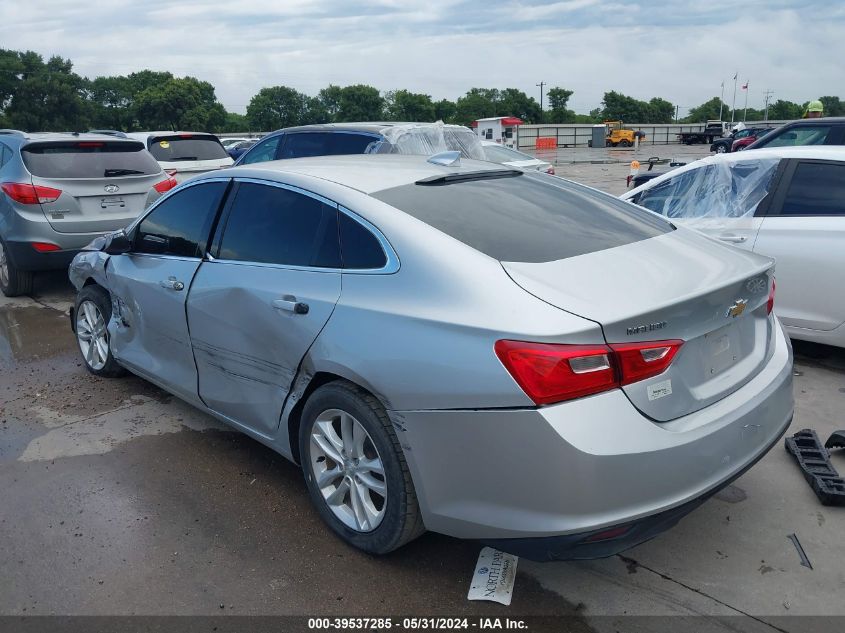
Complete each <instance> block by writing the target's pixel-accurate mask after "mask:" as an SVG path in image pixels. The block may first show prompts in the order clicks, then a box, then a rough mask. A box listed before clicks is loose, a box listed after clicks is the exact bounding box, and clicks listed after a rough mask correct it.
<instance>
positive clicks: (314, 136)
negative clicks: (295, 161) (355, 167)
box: [280, 132, 378, 158]
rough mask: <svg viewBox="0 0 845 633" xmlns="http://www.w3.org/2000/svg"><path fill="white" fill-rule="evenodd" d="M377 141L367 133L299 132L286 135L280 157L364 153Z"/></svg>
mask: <svg viewBox="0 0 845 633" xmlns="http://www.w3.org/2000/svg"><path fill="white" fill-rule="evenodd" d="M377 141H378V139H377V138H376V137H374V136H371V135H369V134H355V133H348V132H299V133H295V134H288V135H287V142H286V143H285V146H284V147H283V148H282V154H281V156H280V158H305V157H308V156H340V155H344V154H365V153H366V151H367V148H368V147H369V146H370V144H371V143H375V142H377Z"/></svg>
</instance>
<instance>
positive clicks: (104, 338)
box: [73, 285, 126, 378]
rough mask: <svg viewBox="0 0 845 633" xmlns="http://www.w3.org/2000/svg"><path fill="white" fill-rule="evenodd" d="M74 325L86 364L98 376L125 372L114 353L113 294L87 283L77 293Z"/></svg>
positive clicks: (118, 374) (110, 375)
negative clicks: (110, 330)
mask: <svg viewBox="0 0 845 633" xmlns="http://www.w3.org/2000/svg"><path fill="white" fill-rule="evenodd" d="M73 315H74V323H73V329H74V332H75V333H76V341H77V343H78V344H79V352H80V353H81V354H82V360H83V361H85V368H86V369H87V370H88V371H90V372H91V373H92V374H94V375H95V376H107V377H110V378H113V377H117V376H122V375H123V374H125V373H126V370H125V369H123V367H121V366H120V365H119V364H118V363H117V361H116V360H115V359H114V356H112V353H111V344H110V341H109V330H108V324H109V319H111V297H109V294H108V293H107V292H106V291H105V290H104V289H103V288H101V287H100V286H97V285H90V286H85V287H84V288H83V289H82V290H80V291H79V294H78V295H77V296H76V307H75V309H74V312H73Z"/></svg>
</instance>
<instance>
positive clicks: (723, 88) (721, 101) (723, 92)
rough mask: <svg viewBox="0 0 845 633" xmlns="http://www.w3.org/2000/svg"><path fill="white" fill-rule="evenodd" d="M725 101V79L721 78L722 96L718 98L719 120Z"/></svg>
mask: <svg viewBox="0 0 845 633" xmlns="http://www.w3.org/2000/svg"><path fill="white" fill-rule="evenodd" d="M724 103H725V80H724V79H723V80H722V96H721V97H720V98H719V121H721V120H722V106H723V105H724Z"/></svg>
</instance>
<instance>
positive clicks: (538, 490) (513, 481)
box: [391, 328, 793, 560]
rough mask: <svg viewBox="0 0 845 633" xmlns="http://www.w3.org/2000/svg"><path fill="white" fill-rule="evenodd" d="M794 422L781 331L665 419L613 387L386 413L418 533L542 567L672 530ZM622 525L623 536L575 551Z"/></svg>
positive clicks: (599, 553) (617, 548) (606, 551)
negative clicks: (546, 402)
mask: <svg viewBox="0 0 845 633" xmlns="http://www.w3.org/2000/svg"><path fill="white" fill-rule="evenodd" d="M792 414H793V399H792V350H791V347H790V345H789V341H788V339H787V338H786V337H785V336H784V334H783V332H782V330H781V329H780V328H778V330H777V335H776V337H775V351H774V353H773V355H772V358H771V359H770V361H769V362H768V364H767V365H766V366H765V367H764V368H763V370H762V371H761V372H760V373H759V374H758V375H757V376H755V378H754V379H752V380H751V381H750V382H749V383H747V384H746V385H744V386H743V387H741V388H740V389H738V390H737V391H735V392H734V393H732V394H730V395H729V396H727V397H725V398H723V399H722V400H720V401H719V402H716V403H714V404H713V405H711V406H709V407H706V408H705V409H702V410H700V411H697V412H695V413H692V414H689V415H686V416H683V417H681V418H678V419H676V420H673V421H671V422H665V423H656V422H653V421H651V420H650V419H648V418H646V417H644V416H643V415H642V414H640V413H639V412H638V411H637V410H636V409H635V408H634V407H633V406H632V405H631V403H630V402H629V401H628V399H627V398H626V397H625V395H624V393H623V392H622V391H621V390H616V391H612V392H608V393H605V394H600V395H596V396H592V397H587V398H582V399H579V400H574V401H572V402H567V403H562V404H559V405H554V406H549V407H542V408H539V409H519V410H481V411H479V410H475V411H466V410H461V411H405V412H392V413H391V415H392V417H393V420H394V422H395V425H396V427H397V428H398V429H399V430H400V439H401V441H402V445H403V447H404V449H405V455H406V458H407V460H408V464H409V467H410V469H411V473H412V476H413V480H414V485H415V487H416V491H417V496H418V499H419V502H420V508H421V510H422V513H423V519H424V521H425V524H426V527H427V528H428V529H430V530H433V531H436V532H441V533H445V534H449V535H451V536H457V537H460V538H473V539H479V540H483V541H485V542H490V543H495V544H496V545H497V546H499V547H501V548H503V549H506V550H510V551H517V552H519V553H521V554H522V555H527V556H529V557H532V558H541V559H544V560H548V559H549V558H552V557H554V558H558V557H565V558H571V557H575V558H595V557H600V556H608V555H611V554H613V553H615V552H618V551H621V550H623V549H626V548H628V547H632V546H633V545H636V544H637V543H640V542H642V541H644V540H648V539H649V538H652V537H653V536H655V535H656V534H658V533H659V532H661V531H663V530H665V529H667V528H669V527H671V526H672V525H674V524H675V523H676V522H677V521H678V520H679V519H680V518H681V517H682V516H683V515H685V514H686V513H688V512H690V511H691V510H693V509H694V508H695V507H697V506H698V505H700V504H701V503H702V502H703V501H704V500H706V499H707V498H708V497H709V496H710V495H712V494H714V493H715V492H717V491H718V490H719V489H720V488H722V487H724V486H725V485H727V484H728V483H729V482H730V481H732V480H733V479H735V478H736V477H738V476H739V475H740V474H742V473H743V472H744V471H745V470H747V469H748V468H750V467H751V466H752V465H753V464H754V463H755V462H757V461H758V460H759V459H761V458H762V457H763V456H764V455H765V454H766V452H767V451H768V450H769V449H770V448H771V446H772V445H773V444H774V443H775V442H776V441H777V440H778V439H779V438H780V437H781V436H782V435H783V433H784V431H785V430H786V428H787V427H788V425H789V422H790V420H791V418H792ZM620 525H630V529H629V530H626V531H624V533H622V534H619V535H618V536H617V538H615V539H607V540H603V541H596V542H592V543H590V547H578V546H579V545H583V541H584V540H585V539H588V538H589V537H590V536H592V535H594V534H595V533H596V532H602V531H605V530H607V529H609V528H612V527H616V526H620ZM514 539H515V540H514ZM526 541H536V542H535V543H534V544H531V543H527V542H526Z"/></svg>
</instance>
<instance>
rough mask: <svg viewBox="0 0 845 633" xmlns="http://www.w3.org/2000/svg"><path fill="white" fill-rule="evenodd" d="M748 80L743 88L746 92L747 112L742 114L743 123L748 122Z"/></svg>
mask: <svg viewBox="0 0 845 633" xmlns="http://www.w3.org/2000/svg"><path fill="white" fill-rule="evenodd" d="M748 84H749V82H748V80H747V79H746V80H745V85H744V86H743V87H742V89H743V90H745V112H743V114H742V121H743V123H744V122H746V121H748Z"/></svg>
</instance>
